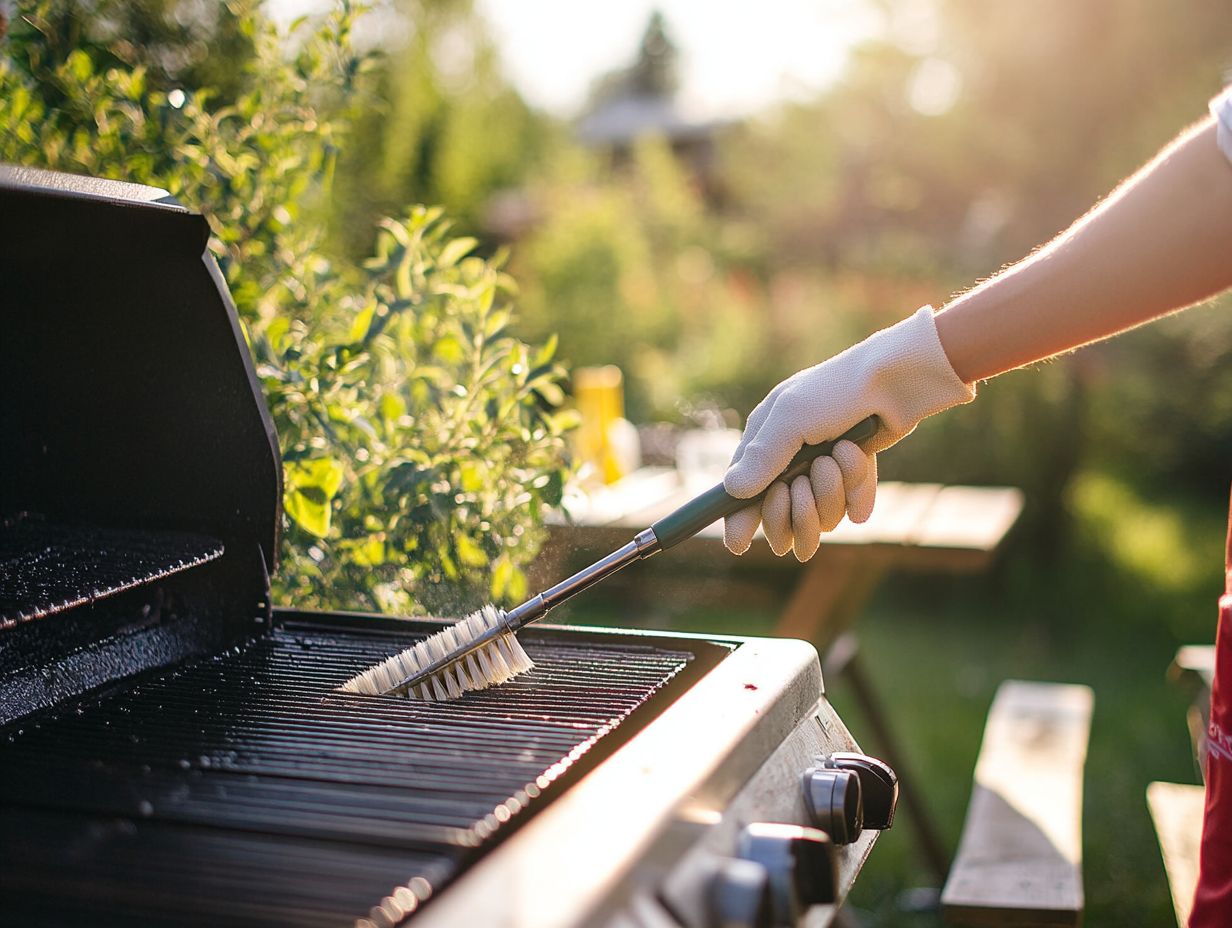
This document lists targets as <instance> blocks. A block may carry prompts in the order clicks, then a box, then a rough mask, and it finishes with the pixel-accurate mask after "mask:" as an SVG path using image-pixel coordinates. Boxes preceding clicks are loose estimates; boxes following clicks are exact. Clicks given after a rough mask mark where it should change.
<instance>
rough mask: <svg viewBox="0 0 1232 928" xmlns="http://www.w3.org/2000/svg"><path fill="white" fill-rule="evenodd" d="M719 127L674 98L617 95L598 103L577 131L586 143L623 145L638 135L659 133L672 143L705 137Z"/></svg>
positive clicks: (716, 123) (582, 120) (628, 143)
mask: <svg viewBox="0 0 1232 928" xmlns="http://www.w3.org/2000/svg"><path fill="white" fill-rule="evenodd" d="M719 126H720V122H719V121H718V120H714V119H701V118H698V117H697V116H696V115H694V114H692V113H690V112H688V110H687V109H686V108H685V107H683V106H681V104H680V103H679V102H678V101H676V100H673V99H669V98H666V97H661V96H649V95H636V96H635V95H620V96H616V97H612V98H610V99H608V100H605V101H603V102H602V103H600V104H598V106H596V107H595V108H594V109H593V110H591V111H590V112H589V113H587V114H586V115H585V116H583V117H582V119H581V120H580V121H579V122H578V126H577V134H578V138H579V139H581V140H582V141H583V142H584V143H586V144H587V145H594V146H596V147H602V146H611V147H617V148H620V147H624V146H627V145H630V144H632V143H633V142H634V141H635V140H636V139H637V138H638V137H639V136H643V135H660V136H662V137H664V138H666V139H667V140H668V141H671V142H686V141H693V140H700V139H704V138H707V137H709V136H710V135H711V133H713V132H714V130H715V129H717V128H718V127H719Z"/></svg>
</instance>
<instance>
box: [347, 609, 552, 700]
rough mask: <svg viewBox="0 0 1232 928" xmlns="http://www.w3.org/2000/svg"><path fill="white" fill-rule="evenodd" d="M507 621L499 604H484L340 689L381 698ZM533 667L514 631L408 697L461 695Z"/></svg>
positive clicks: (439, 674)
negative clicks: (496, 605)
mask: <svg viewBox="0 0 1232 928" xmlns="http://www.w3.org/2000/svg"><path fill="white" fill-rule="evenodd" d="M503 624H504V613H503V612H502V611H501V610H499V609H497V608H496V607H495V606H484V607H483V608H482V609H480V610H479V611H478V612H473V613H471V614H470V615H469V616H467V617H466V618H465V619H463V620H462V621H461V622H458V623H457V624H456V625H451V626H449V627H448V628H445V629H442V630H441V631H439V632H437V633H436V634H435V635H430V636H429V637H427V638H425V639H424V640H423V641H421V642H419V643H418V644H417V645H415V646H414V647H410V648H407V649H406V650H405V651H402V652H401V653H399V654H395V655H394V656H393V657H390V658H387V659H386V660H383V661H381V663H379V664H375V665H374V666H372V667H369V668H368V669H367V670H365V671H364V672H363V673H360V674H357V675H356V676H354V677H352V678H351V679H350V680H347V682H346V683H344V684H342V686H341V687H339V689H340V690H342V691H343V692H344V693H359V694H361V695H364V696H380V695H382V694H385V693H388V692H389V691H390V690H391V689H393V688H394V687H395V686H397V685H398V684H399V683H401V682H402V681H403V680H405V679H407V678H408V677H412V676H414V675H415V674H416V673H418V672H419V671H420V670H422V669H423V668H425V667H427V666H428V665H430V664H431V663H432V662H433V661H436V660H440V659H441V658H442V657H445V656H446V655H448V654H452V653H453V652H454V651H457V650H460V649H462V648H464V647H466V645H467V644H469V643H470V642H472V641H474V640H475V639H476V638H478V637H479V636H480V635H482V634H484V633H485V632H487V631H489V630H490V629H493V628H496V627H497V626H500V625H503ZM534 666H535V663H534V661H532V660H531V659H530V657H529V656H528V655H527V653H526V652H525V651H524V650H522V645H521V644H519V643H518V639H517V637H516V636H515V635H514V634H513V633H512V632H509V633H506V634H503V635H498V636H497V637H496V638H493V639H492V640H491V641H490V642H488V643H487V644H485V645H484V646H483V647H481V648H478V649H476V650H474V651H472V652H471V653H470V654H467V655H466V656H465V657H462V658H460V659H459V660H456V661H454V662H452V663H450V664H449V665H448V666H446V667H444V668H442V669H441V671H440V672H439V673H435V674H433V675H432V676H431V677H429V678H428V679H427V680H425V681H424V682H423V683H420V684H418V685H417V686H415V687H414V689H413V690H408V691H407V692H406V693H405V694H399V695H405V696H406V697H407V698H408V699H424V700H428V701H433V700H446V699H457V698H458V697H459V696H461V695H462V694H463V693H466V692H469V691H470V690H482V689H486V688H487V687H489V686H496V685H497V684H500V683H504V682H505V681H506V680H509V679H512V678H513V677H516V676H517V675H518V674H520V673H525V672H526V671H528V670H530V669H531V668H533V667H534Z"/></svg>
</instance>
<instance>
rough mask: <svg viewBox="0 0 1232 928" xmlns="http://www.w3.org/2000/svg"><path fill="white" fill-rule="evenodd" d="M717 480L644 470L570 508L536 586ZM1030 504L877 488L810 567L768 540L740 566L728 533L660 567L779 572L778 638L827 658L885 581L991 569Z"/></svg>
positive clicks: (1010, 494) (717, 529)
mask: <svg viewBox="0 0 1232 928" xmlns="http://www.w3.org/2000/svg"><path fill="white" fill-rule="evenodd" d="M720 476H721V475H720ZM715 479H717V478H716V477H714V476H713V475H712V476H710V477H709V478H707V479H698V480H692V481H689V480H684V479H683V478H682V477H681V476H680V475H679V474H678V473H677V472H676V471H675V470H674V469H672V468H661V467H660V468H643V469H641V470H638V471H635V472H634V473H632V474H630V475H629V476H628V477H626V478H624V479H623V480H621V481H619V482H618V483H615V484H612V485H610V486H607V487H603V488H601V489H599V490H596V491H593V492H591V493H590V494H588V495H587V496H585V497H575V498H574V499H573V500H572V501H567V502H571V508H570V509H569V510H568V514H567V518H566V519H564V520H560V521H557V522H556V523H555V524H553V525H551V537H550V540H549V543H548V545H547V546H546V547H545V550H544V552H543V554H542V556H541V558H540V560H539V569H538V570H537V571H536V579H540V578H542V579H547V577H546V576H544V575H545V574H547V573H549V572H551V571H561V570H564V569H565V567H564V564H565V562H566V561H568V562H569V563H571V564H572V563H576V562H577V561H579V560H584V559H585V558H586V557H590V556H600V555H602V554H604V553H606V552H608V551H611V550H614V549H616V548H617V547H619V546H620V545H623V544H624V543H625V542H627V541H628V540H629V539H630V538H631V537H632V536H633V535H634V534H636V533H637V532H638V531H640V530H641V529H643V528H646V527H647V526H648V525H650V524H651V523H652V522H654V521H656V520H657V519H659V518H661V517H662V516H664V515H667V514H668V513H669V512H671V511H672V510H673V509H675V508H676V507H677V506H680V505H681V504H682V503H684V502H686V501H687V500H688V499H690V498H692V497H693V496H695V495H696V494H697V493H700V492H701V491H703V490H705V489H706V488H707V487H709V486H710V485H712V483H713V482H714V480H715ZM1022 503H1023V498H1022V492H1021V491H1020V490H1017V489H1014V488H1011V487H969V486H945V485H942V484H939V483H897V482H886V483H883V484H881V485H880V486H879V487H878V488H877V505H876V506H875V507H874V510H873V515H872V518H870V519H869V520H868V521H867V522H865V523H863V524H860V525H856V524H853V523H851V522H849V521H847V520H846V519H844V520H843V522H842V523H840V525H839V526H838V528H836V529H835V530H834V531H833V532H829V533H827V534H826V535H824V536H822V545H821V548H820V550H819V551H818V552H817V554H816V555H814V557H813V558H812V560H810V561H809V562H808V563H807V564H798V563H797V562H796V561H795V559H794V558H793V557H791V556H790V555H788V556H787V557H785V558H778V557H775V556H774V553H773V552H772V551H771V550H770V545H769V544H768V543H767V542H766V539H765V537H764V536H763V535H762V534H761V532H760V530H759V531H758V534H757V537H756V538H755V539H754V541H753V545H752V547H751V548H750V549H749V551H748V552H746V553H745V554H744V555H743V556H742V557H741V558H739V559H738V560H733V559H732V556H731V555H730V554H729V553H728V552H727V550H726V549H725V548H724V547H723V526H722V523H716V524H714V525H712V526H710V527H709V528H707V529H705V530H703V531H702V532H701V534H699V535H698V536H697V537H695V538H692V539H690V540H688V541H686V542H682V543H681V544H680V545H678V546H676V547H675V548H673V549H672V550H671V551H669V552H667V553H665V554H663V555H660V558H671V559H672V561H673V563H674V564H679V565H681V566H682V567H686V566H687V567H689V568H703V569H704V568H706V567H707V566H722V567H724V568H731V567H732V566H733V565H735V566H739V567H742V568H750V567H752V568H757V567H762V568H771V569H772V570H773V571H774V572H775V573H776V574H778V576H777V577H776V582H777V583H779V584H781V583H782V572H790V573H792V574H794V575H795V577H794V584H793V585H792V588H791V593H790V595H789V597H788V599H787V602H786V605H785V606H784V607H783V608H782V610H781V611H780V613H779V615H778V619H777V621H776V623H775V629H774V633H775V634H776V635H779V636H781V637H789V638H803V639H805V640H808V641H811V642H812V643H813V644H815V645H816V646H817V647H818V648H819V649H820V650H822V651H823V653H824V651H825V650H826V649H828V648H829V647H830V645H831V644H833V643H834V642H835V641H836V640H837V639H838V637H839V635H840V634H842V632H843V631H845V630H846V628H847V627H849V626H850V624H851V622H852V621H853V620H854V618H855V617H856V616H857V615H858V613H859V612H860V610H861V609H862V608H863V606H864V605H865V604H866V603H867V601H868V598H869V596H870V595H871V594H872V592H873V590H874V589H875V588H876V585H877V582H878V581H879V580H880V579H881V578H882V577H883V576H884V575H885V573H886V571H888V570H891V569H894V568H911V569H919V570H937V571H976V570H979V569H981V568H983V567H986V566H987V565H988V564H989V563H990V562H991V561H992V558H993V556H994V555H995V553H996V551H997V549H998V548H999V547H1000V545H1001V543H1002V541H1003V540H1004V539H1005V537H1006V534H1007V533H1008V532H1009V530H1010V528H1011V527H1012V526H1013V525H1014V523H1015V521H1016V520H1017V519H1018V516H1019V513H1020V512H1021V511H1022ZM656 560H658V559H656ZM561 576H563V574H561ZM557 579H559V576H558V577H557Z"/></svg>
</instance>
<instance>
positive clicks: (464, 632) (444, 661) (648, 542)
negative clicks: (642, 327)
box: [342, 416, 880, 699]
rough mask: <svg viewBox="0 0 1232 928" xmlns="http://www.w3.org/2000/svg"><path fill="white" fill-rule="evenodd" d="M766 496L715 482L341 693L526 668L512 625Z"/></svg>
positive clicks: (803, 466)
mask: <svg viewBox="0 0 1232 928" xmlns="http://www.w3.org/2000/svg"><path fill="white" fill-rule="evenodd" d="M879 426H880V422H879V421H878V419H877V417H876V416H869V417H868V418H867V419H864V420H862V421H861V422H859V423H857V424H856V425H855V426H853V427H852V428H850V429H848V430H847V432H845V433H844V434H843V435H842V437H841V438H837V439H835V440H834V441H826V442H820V443H818V444H815V445H805V446H804V447H803V448H801V449H800V451H799V452H798V453H797V454H796V456H795V457H794V458H792V461H791V463H790V464H789V465H788V467H787V469H786V470H784V471H783V473H782V474H781V475H780V476H779V479H780V480H783V481H786V482H790V481H792V480H794V479H795V478H796V477H799V476H802V475H804V474H806V473H808V471H809V468H810V467H811V466H812V463H813V459H814V458H818V457H820V456H822V455H823V454H829V453H830V452H831V451H832V450H833V449H834V445H835V444H837V443H838V442H839V441H843V440H847V441H864V440H865V439H868V438H871V437H872V436H873V435H874V434H876V432H877V429H878V428H879ZM763 496H765V492H764V491H763V492H762V493H761V494H759V495H757V496H755V497H752V498H751V499H737V498H736V497H734V496H731V495H729V494H728V493H727V491H726V490H725V489H724V487H723V484H722V483H719V484H716V485H715V486H713V487H711V488H710V489H709V490H707V491H706V492H705V493H703V494H701V495H700V496H698V497H696V498H694V499H692V500H690V501H689V502H687V503H685V504H684V505H683V506H681V507H680V508H679V509H677V510H675V511H674V512H672V513H671V514H669V515H666V516H664V517H663V518H662V519H660V520H659V521H658V522H655V523H654V524H653V525H652V526H650V528H647V529H643V530H642V531H641V532H638V534H637V535H636V536H634V538H633V540H632V541H630V542H629V543H627V544H625V545H624V546H623V547H620V548H618V549H617V550H615V551H613V552H612V553H611V554H608V555H607V556H606V557H603V558H601V559H600V560H598V561H596V562H595V563H593V564H591V565H590V566H589V567H586V568H585V569H583V570H580V571H578V572H577V573H576V574H574V575H573V576H572V577H569V578H568V579H567V580H562V581H561V582H560V583H558V584H556V585H555V586H553V587H551V588H549V589H547V590H544V591H543V592H542V593H539V594H537V595H535V596H533V597H531V598H530V599H528V600H527V601H526V602H524V603H522V605H520V606H517V607H516V608H514V609H511V610H510V611H509V612H504V611H502V610H500V609H497V608H496V607H495V606H484V607H483V609H481V610H480V611H479V612H476V613H472V614H471V615H470V616H468V617H467V618H465V619H463V620H462V621H461V622H459V623H457V624H456V625H452V626H450V627H449V628H446V629H444V630H443V631H440V632H437V633H436V634H435V635H432V636H430V637H428V638H426V639H425V640H423V641H421V642H419V643H418V644H416V645H415V646H414V647H412V648H408V649H407V650H405V651H403V652H401V653H400V654H395V655H394V656H393V657H390V658H388V659H387V660H385V661H382V662H381V663H380V664H377V665H376V666H374V667H371V668H369V669H368V670H365V671H364V672H363V673H361V674H359V675H357V676H355V677H353V678H352V679H350V680H348V681H347V682H346V683H345V684H343V686H342V689H343V690H344V691H346V692H352V693H362V694H365V695H374V696H408V697H410V698H417V699H456V698H457V697H458V696H461V695H462V693H464V692H466V691H468V690H477V689H483V688H486V687H488V686H494V685H496V684H498V683H503V682H505V681H506V680H508V679H510V678H511V677H514V676H516V675H517V674H519V673H523V672H525V671H527V670H530V669H531V667H533V666H534V665H533V663H532V662H531V660H530V658H529V657H528V656H527V655H526V652H525V651H524V650H523V649H522V646H521V645H520V644H519V643H518V640H517V637H516V632H517V631H518V630H519V629H521V628H523V627H524V626H526V625H529V624H530V623H531V622H535V621H538V620H539V619H541V618H542V617H543V616H544V615H546V614H547V612H548V610H549V609H552V608H553V607H555V606H558V605H560V604H561V603H563V602H564V601H565V600H566V599H569V598H570V597H571V596H573V595H574V594H576V593H579V592H581V591H582V590H584V589H586V588H587V587H590V586H593V585H594V584H596V583H598V582H599V581H600V580H605V579H606V578H608V577H610V576H611V575H612V574H614V573H616V571H618V570H620V569H621V568H623V567H626V566H627V565H629V564H632V563H633V562H634V561H639V560H644V559H645V558H648V557H651V556H652V555H655V554H658V553H659V552H660V551H665V550H667V549H668V548H671V547H673V546H674V545H677V544H679V543H680V542H682V541H685V540H686V539H689V538H692V537H693V536H694V535H696V534H697V533H698V532H700V531H701V530H702V529H704V528H705V527H706V526H708V525H710V524H712V523H714V522H717V521H718V520H719V519H722V518H724V517H726V516H729V515H731V514H732V513H734V512H737V511H739V510H741V509H743V508H744V507H745V506H750V505H752V504H754V503H756V502H758V501H760V500H761V498H762V497H763Z"/></svg>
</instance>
